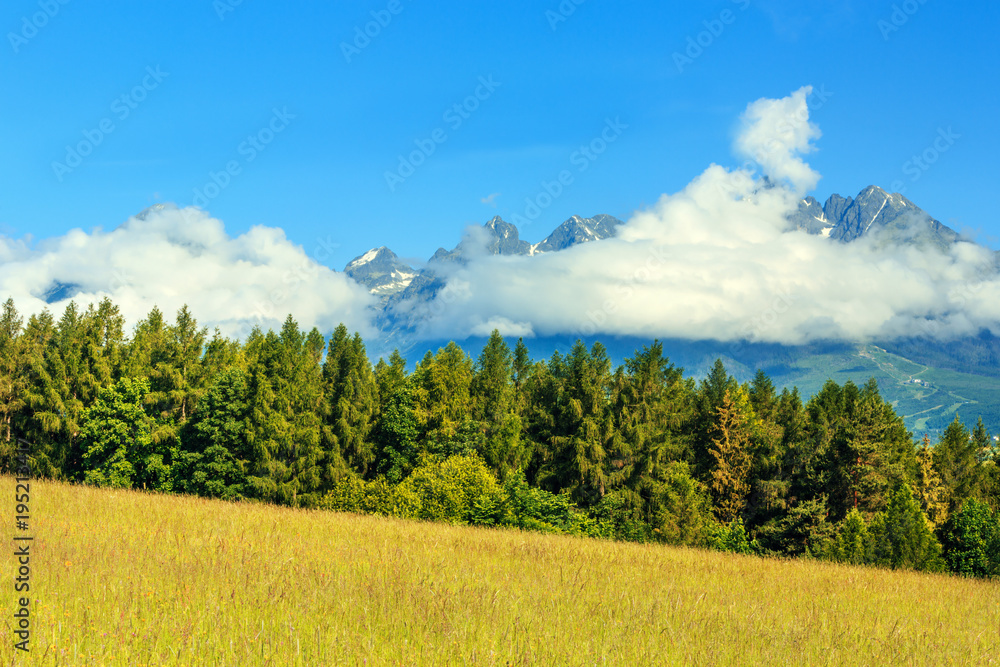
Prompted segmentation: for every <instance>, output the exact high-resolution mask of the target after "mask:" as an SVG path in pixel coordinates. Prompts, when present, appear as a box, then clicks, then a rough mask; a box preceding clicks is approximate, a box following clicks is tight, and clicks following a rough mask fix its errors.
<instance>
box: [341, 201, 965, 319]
mask: <svg viewBox="0 0 1000 667" xmlns="http://www.w3.org/2000/svg"><path fill="white" fill-rule="evenodd" d="M788 220H789V224H790V226H791V227H792V228H795V229H800V230H802V231H805V232H807V233H809V234H817V235H820V236H824V237H828V238H830V239H831V241H840V242H842V243H850V242H852V241H857V240H858V239H861V238H866V237H871V238H872V239H873V242H875V243H878V244H901V243H907V244H917V245H924V244H929V245H933V246H936V247H939V248H945V247H947V246H948V245H950V244H952V243H954V242H955V241H957V240H958V239H959V235H958V234H957V233H956V232H955V231H954V230H952V229H949V228H948V227H946V226H945V225H943V224H942V223H941V222H939V221H938V220H935V219H934V218H932V217H931V216H930V215H928V214H927V213H926V212H925V211H924V210H922V209H921V208H920V207H918V206H917V205H916V204H914V203H913V202H911V201H910V200H909V199H907V198H906V197H904V196H903V195H901V194H898V193H889V192H886V191H885V190H883V189H882V188H880V187H878V186H875V185H869V186H868V187H866V188H865V189H863V190H862V191H861V192H859V193H858V196H857V197H842V196H840V195H838V194H834V195H831V196H830V197H829V199H827V200H826V203H825V204H822V205H821V204H820V203H819V201H817V200H816V199H815V198H814V197H811V196H810V197H806V198H805V199H803V200H801V201H800V202H799V208H798V210H797V211H795V212H794V213H792V214H791V215H790V216H789V217H788ZM621 224H623V223H622V221H621V220H619V219H618V218H616V217H614V216H611V215H606V214H599V215H595V216H593V217H591V218H584V217H581V216H578V215H574V216H572V217H570V218H569V219H568V220H566V221H565V222H563V223H562V224H561V225H559V226H558V227H556V228H555V230H554V231H553V232H552V233H551V234H549V235H548V236H547V237H546V238H545V239H543V240H542V241H539V242H538V243H535V244H531V243H528V242H527V241H524V240H522V239H521V238H520V233H519V231H518V229H517V227H516V226H514V225H512V224H511V223H509V222H506V221H505V220H503V219H502V218H501V217H500V216H496V217H494V218H492V219H491V220H489V221H488V222H486V223H485V224H484V225H482V227H478V228H473V229H472V230H470V233H468V234H467V235H466V237H465V238H464V239H462V241H461V242H459V244H458V245H456V246H455V247H454V248H453V249H451V250H445V249H444V248H438V250H437V252H435V253H434V255H433V256H431V257H430V258H429V260H428V261H427V264H426V265H425V266H424V267H423V268H414V267H413V266H410V265H409V264H406V263H405V262H403V261H402V260H401V259H400V258H399V257H398V256H397V255H396V254H395V253H394V252H393V251H392V250H390V249H389V248H388V247H386V246H380V247H378V248H372V249H370V250H368V251H367V252H365V253H364V254H362V255H358V256H357V257H355V258H354V259H352V260H351V261H350V262H348V264H347V266H345V267H344V273H346V274H347V275H348V276H350V277H351V278H353V279H354V280H355V281H357V282H358V283H360V284H362V285H364V286H365V287H367V288H368V289H369V291H370V292H371V293H372V294H375V295H377V296H379V297H380V298H381V299H382V302H383V305H384V306H385V307H387V308H391V307H392V305H393V304H396V303H399V302H401V301H406V300H410V299H428V298H431V297H433V295H434V294H435V293H436V291H437V290H438V289H439V288H440V287H442V286H443V282H442V281H441V280H440V279H439V278H437V275H436V272H435V267H436V266H440V263H442V262H465V261H468V260H469V259H470V258H472V257H474V256H482V255H528V256H531V255H539V254H542V253H548V252H559V251H560V250H565V249H566V248H569V247H571V246H575V245H579V244H581V243H591V242H595V241H601V240H603V239H607V238H610V237H612V236H614V235H615V232H616V230H617V229H618V227H619V225H621Z"/></svg>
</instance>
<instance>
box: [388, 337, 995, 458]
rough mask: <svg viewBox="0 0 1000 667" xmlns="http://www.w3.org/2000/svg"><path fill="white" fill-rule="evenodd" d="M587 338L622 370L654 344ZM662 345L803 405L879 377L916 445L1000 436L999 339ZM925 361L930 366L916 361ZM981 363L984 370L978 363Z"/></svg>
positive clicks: (413, 357) (704, 368)
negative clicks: (981, 429) (966, 433)
mask: <svg viewBox="0 0 1000 667" xmlns="http://www.w3.org/2000/svg"><path fill="white" fill-rule="evenodd" d="M581 338H582V339H583V340H584V342H586V343H587V345H588V346H589V345H591V344H593V343H594V342H595V341H600V342H601V343H602V344H604V345H605V346H606V347H607V350H608V355H609V356H610V357H611V359H612V361H613V363H616V364H618V363H621V361H622V360H623V359H625V358H627V357H631V356H632V355H633V354H634V353H635V351H636V350H638V349H641V348H642V347H643V346H644V345H649V343H650V342H651V340H649V339H642V338H637V337H631V336H629V337H614V336H601V335H598V336H590V337H587V336H583V337H581ZM574 340H575V338H573V337H566V336H558V337H555V336H553V337H538V338H532V339H526V340H525V343H527V345H528V347H529V349H530V350H531V355H532V357H533V358H535V359H548V358H549V357H551V356H552V353H553V352H559V353H560V354H566V353H568V352H569V350H570V347H571V346H572V344H573V341H574ZM516 341H517V339H516V338H510V339H508V342H509V343H510V344H511V345H512V346H513V344H514V343H516ZM447 342H448V341H446V340H441V341H427V342H424V343H421V344H418V345H414V346H413V347H411V348H410V349H408V350H406V351H405V354H406V356H407V358H408V359H409V361H410V364H411V365H413V364H415V363H416V362H417V361H419V360H420V358H421V357H422V356H423V353H424V352H425V351H426V350H428V349H430V350H436V349H438V347H441V346H444V345H446V344H447ZM459 342H460V344H461V345H462V347H463V348H464V349H467V350H472V351H473V352H472V354H474V355H475V354H477V352H475V351H476V350H479V349H481V348H482V346H483V345H484V344H485V342H486V339H485V338H468V339H465V340H462V341H459ZM662 342H663V349H664V352H665V353H666V354H667V355H668V356H669V357H670V360H671V361H672V362H673V363H674V364H676V365H678V366H681V367H683V368H684V371H685V375H689V376H692V377H695V378H698V379H699V380H700V379H701V378H703V377H705V375H706V374H707V373H708V371H709V369H710V368H711V367H712V364H713V363H715V360H716V359H719V358H721V359H722V361H723V362H724V363H725V365H726V369H727V370H728V371H729V372H730V373H731V374H733V375H734V376H735V377H736V378H737V379H739V380H740V381H746V380H749V379H750V378H752V377H753V374H754V373H755V372H756V371H757V369H758V368H760V369H763V370H764V371H765V372H766V373H767V374H768V375H769V376H770V377H771V379H772V380H773V381H774V383H775V385H777V386H783V387H789V388H791V387H798V388H799V393H800V394H801V395H802V398H803V400H808V398H809V397H810V396H812V395H813V394H815V393H816V392H818V391H819V390H820V389H821V388H822V387H823V384H824V383H825V382H826V381H827V380H833V381H834V382H837V383H838V384H843V383H844V382H846V381H848V380H851V381H853V382H854V383H855V384H857V385H862V384H864V383H865V382H866V381H867V380H868V378H870V377H875V378H876V379H877V380H878V383H879V389H880V391H881V393H882V395H883V396H884V397H885V398H886V399H887V400H889V401H890V402H891V403H892V404H893V406H894V407H895V409H896V412H897V413H899V414H901V415H902V416H903V417H904V418H905V420H906V426H907V428H909V429H910V430H911V431H913V433H914V436H915V437H917V438H920V437H922V436H923V435H924V434H925V433H926V434H927V435H929V436H930V437H931V439H932V441H934V440H936V439H937V437H938V436H939V435H940V433H941V432H942V431H943V430H944V429H945V427H946V426H947V425H948V424H949V423H950V422H951V421H952V420H953V419H954V418H955V413H956V412H957V413H958V416H959V417H960V418H961V419H962V421H963V422H965V424H966V425H967V426H969V427H970V428H971V427H972V426H974V425H975V423H976V420H977V419H978V418H979V417H980V416H981V417H982V418H983V422H984V423H985V424H986V427H987V429H988V430H989V432H990V433H991V434H993V435H998V434H1000V366H994V365H993V364H992V363H991V360H992V359H993V357H994V356H995V354H996V350H995V348H997V347H998V346H997V344H996V341H995V340H994V339H992V338H991V339H990V340H987V341H983V340H978V339H970V340H968V341H957V342H953V343H948V344H947V345H943V344H937V345H935V344H927V343H926V342H924V343H923V344H920V341H907V342H906V343H905V345H906V346H905V347H904V346H903V344H897V345H898V349H897V352H898V351H903V350H905V351H906V352H905V356H901V355H900V354H893V353H891V352H888V351H887V350H886V349H885V348H883V347H881V346H877V345H845V344H840V343H832V344H813V345H808V346H803V347H791V346H784V345H776V344H765V343H754V344H745V345H731V344H727V343H720V342H718V341H685V340H677V339H665V340H663V341H662ZM918 355H919V356H920V357H921V361H922V362H923V363H920V362H918V361H915V360H913V357H915V356H918ZM977 357H978V361H979V363H976V362H977ZM971 371H976V372H975V373H973V372H971ZM915 380H916V382H915Z"/></svg>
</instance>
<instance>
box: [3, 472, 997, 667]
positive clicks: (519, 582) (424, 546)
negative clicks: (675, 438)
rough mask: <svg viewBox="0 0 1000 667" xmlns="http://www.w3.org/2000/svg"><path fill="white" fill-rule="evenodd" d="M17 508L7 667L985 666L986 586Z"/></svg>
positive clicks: (192, 517)
mask: <svg viewBox="0 0 1000 667" xmlns="http://www.w3.org/2000/svg"><path fill="white" fill-rule="evenodd" d="M3 488H4V489H7V490H8V493H7V494H6V495H5V497H7V498H13V489H14V482H13V480H12V479H10V478H5V479H4V480H3ZM11 511H13V505H12V506H11ZM32 513H33V520H34V534H35V535H36V541H35V545H34V548H33V552H34V553H33V561H32V566H33V571H32V598H33V600H37V602H36V603H34V605H35V606H34V607H33V609H32V612H33V636H32V652H31V656H30V659H25V657H24V656H23V654H20V653H17V654H15V652H14V650H13V648H12V644H13V639H12V636H11V627H10V623H11V620H10V619H11V618H12V617H11V614H12V613H13V610H14V602H13V599H12V598H13V592H11V593H10V594H8V595H7V596H5V599H6V600H7V608H6V609H5V610H3V612H2V613H3V614H4V618H5V619H7V621H6V622H5V623H3V624H2V625H3V628H2V631H0V642H2V648H0V656H2V663H3V664H45V665H79V664H95V665H103V664H122V665H125V664H128V665H140V664H157V665H159V664H181V665H191V664H208V665H251V664H275V665H278V664H281V665H284V664H291V665H339V664H365V663H367V664H369V665H381V664H403V665H411V664H429V665H438V664H483V665H503V664H538V665H552V664H559V665H564V664H567V665H577V664H579V665H591V664H600V665H603V664H617V665H646V664H676V663H697V664H762V663H770V664H778V663H780V664H870V665H880V664H888V663H901V664H924V663H926V664H995V663H997V662H998V660H1000V657H998V656H1000V585H998V584H997V583H995V582H984V581H972V580H963V579H958V578H951V577H945V576H927V575H918V574H912V573H903V572H885V571H876V570H868V569H859V568H849V567H838V566H833V565H828V564H824V563H814V562H806V561H773V560H762V559H756V558H745V557H739V556H732V555H726V554H718V553H711V552H703V551H695V550H687V549H673V548H664V547H657V546H643V545H634V544H618V543H608V542H601V541H596V540H583V539H574V538H568V537H557V536H545V535H535V534H530V533H519V532H516V531H490V530H480V529H474V528H466V527H453V526H445V525H434V524H422V523H415V522H406V521H396V520H389V519H383V518H378V517H367V516H354V515H348V514H335V513H323V512H315V511H299V510H291V509H285V508H276V507H269V506H261V505H245V504H244V505H238V504H227V503H222V502H214V501H207V500H201V499H196V498H189V497H176V496H156V495H146V494H141V493H134V492H121V491H106V490H98V489H93V488H85V487H75V486H69V485H65V484H56V483H39V482H35V483H33V484H32ZM8 543H9V542H8ZM12 551H13V549H11V550H10V551H9V552H8V555H7V556H6V557H4V558H3V559H2V566H0V570H2V579H3V581H5V582H11V581H12V579H13V577H14V568H15V563H14V558H13V557H12V556H11V555H9V554H10V553H12ZM5 586H7V587H8V588H7V590H8V591H11V587H10V584H9V583H8V584H5Z"/></svg>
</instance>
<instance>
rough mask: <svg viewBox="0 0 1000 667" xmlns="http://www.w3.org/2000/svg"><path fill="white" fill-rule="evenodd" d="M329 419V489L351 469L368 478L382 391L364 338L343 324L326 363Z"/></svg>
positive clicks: (326, 435)
mask: <svg viewBox="0 0 1000 667" xmlns="http://www.w3.org/2000/svg"><path fill="white" fill-rule="evenodd" d="M323 388H324V394H325V401H326V416H325V419H324V426H323V446H324V449H325V450H326V464H325V472H324V479H325V483H326V485H327V486H328V487H329V486H330V485H332V484H333V482H334V481H335V480H336V479H338V478H339V477H340V476H341V475H343V474H344V473H346V472H347V471H348V470H354V471H355V472H357V473H358V474H360V475H362V476H366V475H368V473H369V471H370V470H371V468H372V466H373V464H374V462H375V450H374V447H373V444H372V442H371V440H370V438H369V433H370V431H371V429H372V426H373V425H374V423H375V420H376V418H377V416H378V403H379V390H378V384H377V383H376V380H375V374H374V373H373V372H372V367H371V363H370V362H369V361H368V354H367V353H366V351H365V346H364V343H363V342H362V340H361V336H360V335H359V334H357V333H355V334H354V337H353V338H351V337H350V336H349V335H348V332H347V327H346V326H344V325H343V324H341V325H340V326H338V327H337V329H336V330H335V331H334V332H333V336H331V338H330V347H329V352H328V353H327V355H326V361H325V362H324V363H323Z"/></svg>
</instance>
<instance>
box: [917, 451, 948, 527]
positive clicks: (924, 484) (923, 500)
mask: <svg viewBox="0 0 1000 667" xmlns="http://www.w3.org/2000/svg"><path fill="white" fill-rule="evenodd" d="M930 445H931V441H930V438H929V437H928V436H926V435H925V436H924V439H923V442H922V443H921V445H920V450H919V451H918V452H917V479H916V489H915V491H916V496H917V498H918V499H919V500H920V509H921V510H922V511H923V513H924V514H925V515H926V516H927V519H928V520H929V521H930V522H931V525H932V526H934V528H935V529H936V528H937V527H938V526H940V525H941V524H943V523H944V522H945V521H946V520H947V519H948V497H947V496H948V492H947V489H945V487H944V484H943V483H942V482H941V476H940V475H938V473H937V470H936V469H935V468H934V455H933V453H932V450H931V446H930Z"/></svg>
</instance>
